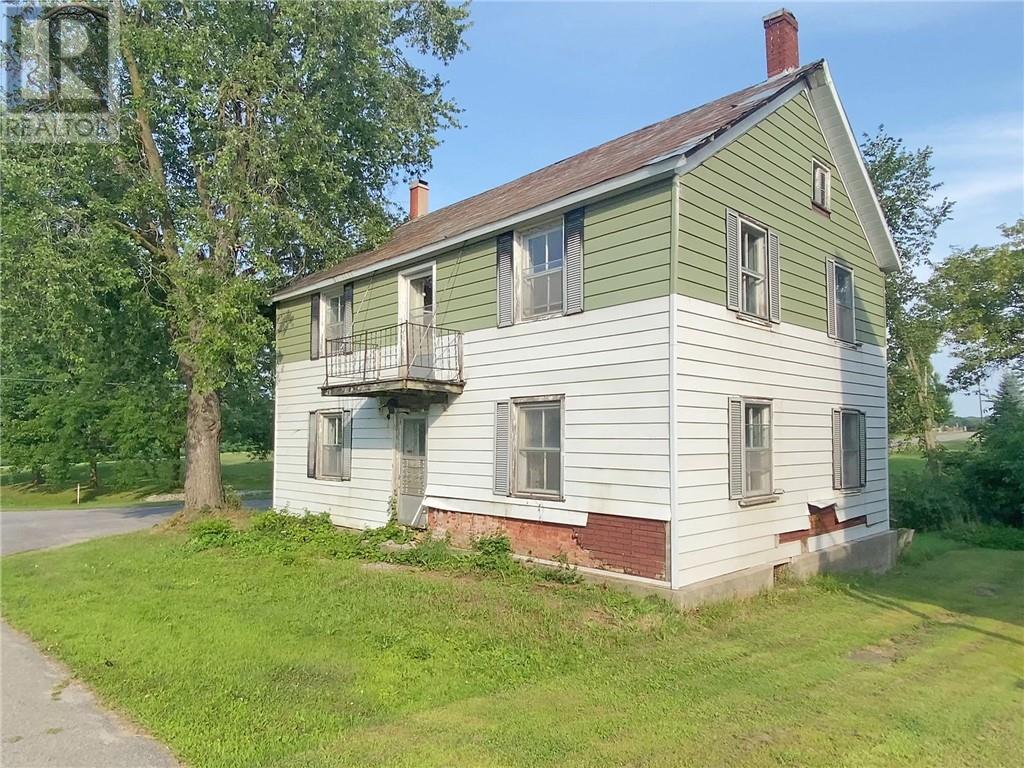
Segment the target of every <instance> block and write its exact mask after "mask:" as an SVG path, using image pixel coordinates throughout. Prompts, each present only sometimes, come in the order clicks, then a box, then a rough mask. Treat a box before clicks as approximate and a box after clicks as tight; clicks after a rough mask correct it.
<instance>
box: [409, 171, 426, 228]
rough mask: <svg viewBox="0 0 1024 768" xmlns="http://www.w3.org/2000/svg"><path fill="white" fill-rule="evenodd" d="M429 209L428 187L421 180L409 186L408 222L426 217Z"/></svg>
mask: <svg viewBox="0 0 1024 768" xmlns="http://www.w3.org/2000/svg"><path fill="white" fill-rule="evenodd" d="M429 209H430V187H429V186H427V182H425V181H424V180H423V179H416V181H414V182H413V183H412V184H410V185H409V220H410V221H412V220H413V219H418V218H419V217H420V216H426V215H427V211H428V210H429Z"/></svg>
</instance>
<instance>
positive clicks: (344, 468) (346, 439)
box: [341, 411, 352, 480]
mask: <svg viewBox="0 0 1024 768" xmlns="http://www.w3.org/2000/svg"><path fill="white" fill-rule="evenodd" d="M343 414H344V416H343V418H342V420H341V422H342V429H343V430H344V431H343V432H342V436H341V440H342V444H341V479H342V480H351V479H352V411H343Z"/></svg>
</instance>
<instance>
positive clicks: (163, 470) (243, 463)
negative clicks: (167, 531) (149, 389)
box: [0, 453, 273, 510]
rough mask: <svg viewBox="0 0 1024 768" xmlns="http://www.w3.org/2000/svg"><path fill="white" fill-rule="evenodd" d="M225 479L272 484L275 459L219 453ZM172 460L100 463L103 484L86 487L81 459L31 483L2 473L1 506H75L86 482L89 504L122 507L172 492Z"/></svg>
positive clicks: (254, 486)
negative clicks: (57, 477)
mask: <svg viewBox="0 0 1024 768" xmlns="http://www.w3.org/2000/svg"><path fill="white" fill-rule="evenodd" d="M220 462H221V472H222V475H223V478H224V484H225V485H226V486H230V487H231V488H233V489H234V490H236V491H262V490H267V491H269V490H270V486H271V473H272V466H273V462H272V460H270V459H268V460H266V461H251V460H250V459H249V454H247V453H224V454H221V457H220ZM171 475H172V473H171V465H170V463H169V462H157V463H155V464H153V465H147V466H145V467H141V468H139V467H136V468H133V471H131V472H129V471H127V468H126V467H124V466H121V465H119V464H118V463H117V462H104V463H103V464H101V465H100V488H99V489H98V490H96V491H93V490H92V489H90V488H89V487H88V484H89V467H88V466H87V465H85V464H78V465H76V466H75V467H73V468H72V471H71V476H70V477H69V478H68V479H67V480H65V481H63V482H60V483H46V484H44V485H42V486H33V485H32V482H31V481H32V477H31V475H30V473H28V472H10V471H7V470H4V471H3V472H2V473H0V510H11V509H49V508H59V507H73V506H75V489H76V486H77V485H78V484H79V483H81V484H82V504H83V505H86V504H87V505H89V506H90V507H123V506H130V505H132V504H138V503H140V502H142V501H144V500H145V498H146V497H147V496H151V495H153V494H158V493H174V492H176V491H180V490H181V489H180V488H176V487H174V485H175V484H174V483H173V482H172V479H171Z"/></svg>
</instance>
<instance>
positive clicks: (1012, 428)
mask: <svg viewBox="0 0 1024 768" xmlns="http://www.w3.org/2000/svg"><path fill="white" fill-rule="evenodd" d="M895 467H896V465H895V463H894V465H893V468H894V469H895ZM890 482H891V487H890V494H889V500H890V507H891V512H892V519H893V524H894V525H897V526H900V527H906V528H916V529H919V530H926V531H936V530H950V529H953V528H956V527H958V526H963V525H968V526H970V525H975V524H983V525H995V526H1004V527H1006V526H1009V527H1012V528H1015V529H1021V528H1024V399H1022V397H1021V394H1020V390H1019V382H1017V380H1016V379H1015V377H1014V376H1013V375H1012V374H1007V375H1006V377H1004V380H1003V383H1002V384H1001V385H1000V391H999V394H998V395H997V396H996V398H995V401H994V403H993V413H992V415H991V417H990V418H989V419H988V421H987V422H986V423H985V424H984V425H983V426H982V427H981V429H980V431H979V432H978V436H977V440H974V441H971V444H969V445H968V447H967V450H961V451H951V450H943V449H939V450H936V451H934V452H933V453H932V454H931V456H930V457H929V460H928V462H927V464H924V463H922V464H921V465H920V466H919V467H918V468H917V471H907V468H903V469H901V471H898V472H897V471H893V472H891V473H890Z"/></svg>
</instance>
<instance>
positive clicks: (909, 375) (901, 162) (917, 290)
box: [861, 126, 953, 448]
mask: <svg viewBox="0 0 1024 768" xmlns="http://www.w3.org/2000/svg"><path fill="white" fill-rule="evenodd" d="M861 150H862V152H863V153H864V160H865V162H866V164H867V168H868V173H869V174H870V176H871V181H872V182H873V183H874V186H875V191H876V193H877V194H878V200H879V203H881V206H882V211H883V212H884V214H885V218H886V221H887V222H888V224H889V230H890V231H891V232H892V236H893V241H894V242H895V244H896V248H897V250H898V251H899V254H900V260H901V262H902V269H901V270H900V271H898V272H893V273H891V274H889V275H887V276H886V280H885V310H886V321H887V324H888V329H887V330H888V365H889V377H888V378H889V426H890V430H891V431H893V432H906V433H909V434H913V435H917V436H918V437H919V438H920V439H921V440H922V442H923V443H924V444H925V447H927V448H934V447H935V442H934V435H933V429H934V427H935V425H936V424H937V421H938V419H937V417H939V416H940V415H941V414H940V413H938V411H940V410H941V408H942V404H941V401H939V400H937V397H940V396H941V395H940V392H939V390H938V389H937V388H936V387H935V386H934V385H933V382H934V380H935V377H934V374H935V372H934V370H933V369H932V365H931V355H932V354H933V353H934V352H935V350H936V347H937V346H938V342H939V338H940V336H941V331H940V329H939V327H938V325H937V323H936V322H935V319H934V316H933V315H932V314H931V313H930V312H929V311H928V307H927V306H926V305H925V304H924V303H923V301H922V299H923V295H924V284H923V283H922V281H921V280H920V279H919V278H918V277H917V274H916V271H917V270H918V268H919V267H921V265H922V264H924V263H926V262H927V259H928V256H929V254H930V253H931V249H932V246H933V245H934V244H935V238H936V233H937V231H938V228H939V225H941V224H942V222H944V221H946V220H948V219H949V218H950V216H951V214H952V209H953V203H952V202H950V201H949V200H947V199H946V198H942V199H941V200H937V199H936V193H937V191H938V190H939V189H940V187H941V186H942V185H941V184H940V183H938V182H936V181H934V180H933V178H932V173H933V171H934V169H933V168H932V165H931V158H932V149H931V147H924V148H923V149H917V150H908V149H907V148H906V147H905V146H904V144H903V141H902V140H900V139H897V138H894V137H893V136H890V135H889V134H888V133H886V131H885V128H884V126H879V128H878V131H877V132H876V133H875V135H874V136H867V135H865V136H864V140H863V142H862V144H861Z"/></svg>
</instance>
